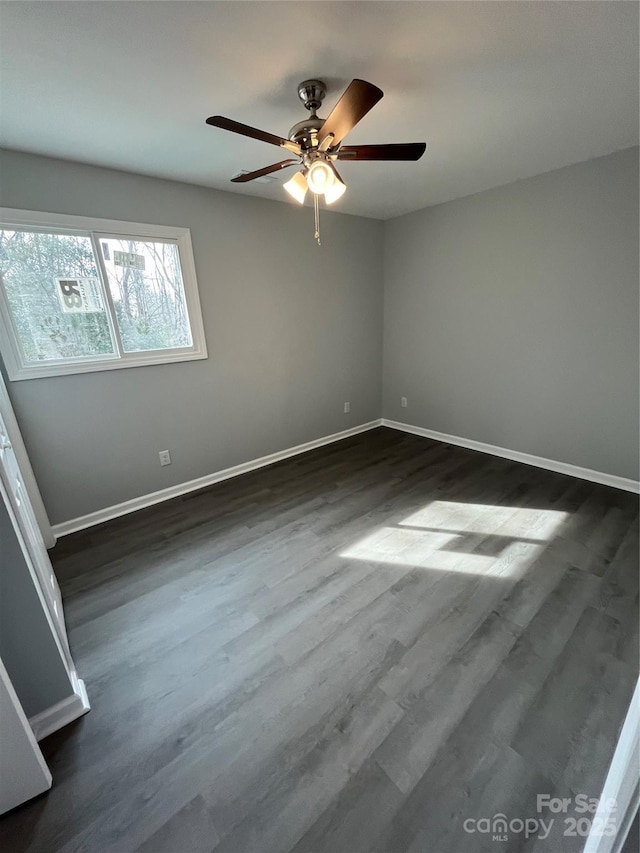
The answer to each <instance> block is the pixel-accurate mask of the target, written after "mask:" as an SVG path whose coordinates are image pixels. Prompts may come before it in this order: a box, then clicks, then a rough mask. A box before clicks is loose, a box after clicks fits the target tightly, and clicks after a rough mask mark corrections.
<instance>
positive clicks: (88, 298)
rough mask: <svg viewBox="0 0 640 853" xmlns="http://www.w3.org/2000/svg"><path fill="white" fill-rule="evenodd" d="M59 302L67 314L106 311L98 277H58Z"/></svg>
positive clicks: (57, 291)
mask: <svg viewBox="0 0 640 853" xmlns="http://www.w3.org/2000/svg"><path fill="white" fill-rule="evenodd" d="M55 282H56V293H57V294H58V302H59V303H60V307H61V308H62V310H63V311H64V313H65V314H93V313H95V312H97V311H104V305H103V303H102V293H101V291H100V282H99V281H98V279H97V278H56V279H55Z"/></svg>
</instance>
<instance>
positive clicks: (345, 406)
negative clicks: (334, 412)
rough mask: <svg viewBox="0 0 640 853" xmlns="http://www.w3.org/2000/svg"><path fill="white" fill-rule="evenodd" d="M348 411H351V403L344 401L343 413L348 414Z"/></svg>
mask: <svg viewBox="0 0 640 853" xmlns="http://www.w3.org/2000/svg"><path fill="white" fill-rule="evenodd" d="M350 411H351V403H345V404H344V413H345V415H348V414H349V412H350Z"/></svg>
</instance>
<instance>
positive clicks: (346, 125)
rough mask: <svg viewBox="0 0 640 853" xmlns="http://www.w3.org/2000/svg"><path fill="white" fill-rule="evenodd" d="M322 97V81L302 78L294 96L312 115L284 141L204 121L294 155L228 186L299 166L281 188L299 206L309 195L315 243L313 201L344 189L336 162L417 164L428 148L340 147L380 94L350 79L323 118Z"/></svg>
mask: <svg viewBox="0 0 640 853" xmlns="http://www.w3.org/2000/svg"><path fill="white" fill-rule="evenodd" d="M326 93H327V87H326V86H325V84H324V83H323V82H322V80H304V81H303V82H302V83H300V84H299V86H298V97H299V98H300V100H301V101H302V102H303V104H304V105H305V107H306V108H307V110H309V112H310V114H311V115H309V116H308V117H307V118H305V119H303V120H302V121H299V122H298V123H297V124H294V125H293V127H292V128H291V130H290V131H289V136H288V138H287V139H285V138H284V137H282V136H276V135H275V134H273V133H267V132H266V131H264V130H258V129H257V128H255V127H249V125H246V124H241V123H240V122H238V121H234V120H233V119H230V118H225V117H224V116H210V117H209V118H208V119H207V124H210V125H212V126H213V127H220V128H222V129H223V130H230V131H231V132H232V133H239V134H241V135H242V136H249V137H251V138H252V139H259V140H261V141H262V142H269V143H270V144H271V145H277V146H278V147H279V148H283V149H284V150H285V151H287V152H289V153H290V154H294V155H295V157H296V158H297V159H292V158H289V159H287V160H280V162H278V163H274V164H273V165H271V166H265V167H264V168H263V169H257V170H256V171H254V172H245V173H241V174H239V175H236V176H235V177H234V178H231V180H232V182H233V183H246V182H247V181H253V180H255V179H256V178H261V177H263V176H264V175H269V174H271V173H272V172H278V171H280V170H281V169H287V168H289V167H291V166H301V167H302V168H301V169H300V171H299V172H296V174H295V175H294V176H293V178H291V180H290V181H287V183H286V184H285V185H284V188H285V190H287V192H288V193H289V194H290V195H291V196H292V198H294V199H295V200H296V201H298V202H300V204H302V203H303V202H304V199H305V196H306V194H307V190H311V192H312V193H313V200H314V209H315V217H316V233H315V237H316V239H317V240H318V243H319V242H320V233H319V220H318V197H319V196H320V195H324V198H325V201H326V203H327V204H332V203H333V202H334V201H336V200H337V199H339V198H340V196H341V195H342V194H343V193H344V191H345V190H346V185H345V183H344V181H343V180H342V177H341V176H340V174H339V172H338V170H337V169H336V165H335V163H336V161H337V160H345V161H347V160H419V159H420V157H422V155H423V154H424V152H425V150H426V147H427V145H426V143H425V142H409V143H393V144H390V145H343V144H342V140H343V139H344V138H345V136H346V135H347V134H348V133H349V131H350V130H352V129H353V128H354V127H355V126H356V124H357V123H358V122H359V121H360V119H362V118H363V117H364V116H365V115H366V114H367V113H368V112H369V110H371V109H372V108H373V107H374V106H375V105H376V104H377V103H378V101H379V100H380V99H381V98H382V96H383V92H382V90H381V89H379V88H378V87H377V86H374V85H373V83H367V81H366V80H357V79H356V80H352V81H351V83H349V85H348V86H347V88H346V89H345V91H344V93H343V94H342V97H341V98H340V100H339V101H338V103H337V104H336V105H335V107H334V108H333V110H332V111H331V112H330V113H329V115H328V116H327V118H326V119H322V118H319V117H318V115H317V111H318V110H319V109H320V107H321V105H322V101H323V100H324V97H325V95H326Z"/></svg>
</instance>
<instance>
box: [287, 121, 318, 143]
mask: <svg viewBox="0 0 640 853" xmlns="http://www.w3.org/2000/svg"><path fill="white" fill-rule="evenodd" d="M323 124H324V119H323V118H318V117H317V116H308V118H305V119H303V120H302V121H299V122H298V123H297V124H294V125H293V127H292V128H291V130H290V131H289V139H290V140H291V141H292V142H297V143H298V145H300V147H301V148H304V149H308V148H315V147H316V146H317V144H318V131H319V130H320V128H321V127H322V125H323Z"/></svg>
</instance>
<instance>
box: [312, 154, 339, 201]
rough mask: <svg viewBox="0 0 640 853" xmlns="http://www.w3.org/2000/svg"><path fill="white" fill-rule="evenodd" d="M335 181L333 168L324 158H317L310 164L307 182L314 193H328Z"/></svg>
mask: <svg viewBox="0 0 640 853" xmlns="http://www.w3.org/2000/svg"><path fill="white" fill-rule="evenodd" d="M333 181H334V175H333V170H332V169H331V167H330V166H328V165H327V164H326V163H324V162H323V161H322V160H316V161H315V163H312V164H311V166H309V171H308V172H307V184H308V186H309V189H310V190H311V192H312V193H315V194H316V195H320V194H321V193H326V191H327V190H328V189H329V188H330V187H331V185H332V184H333Z"/></svg>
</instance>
